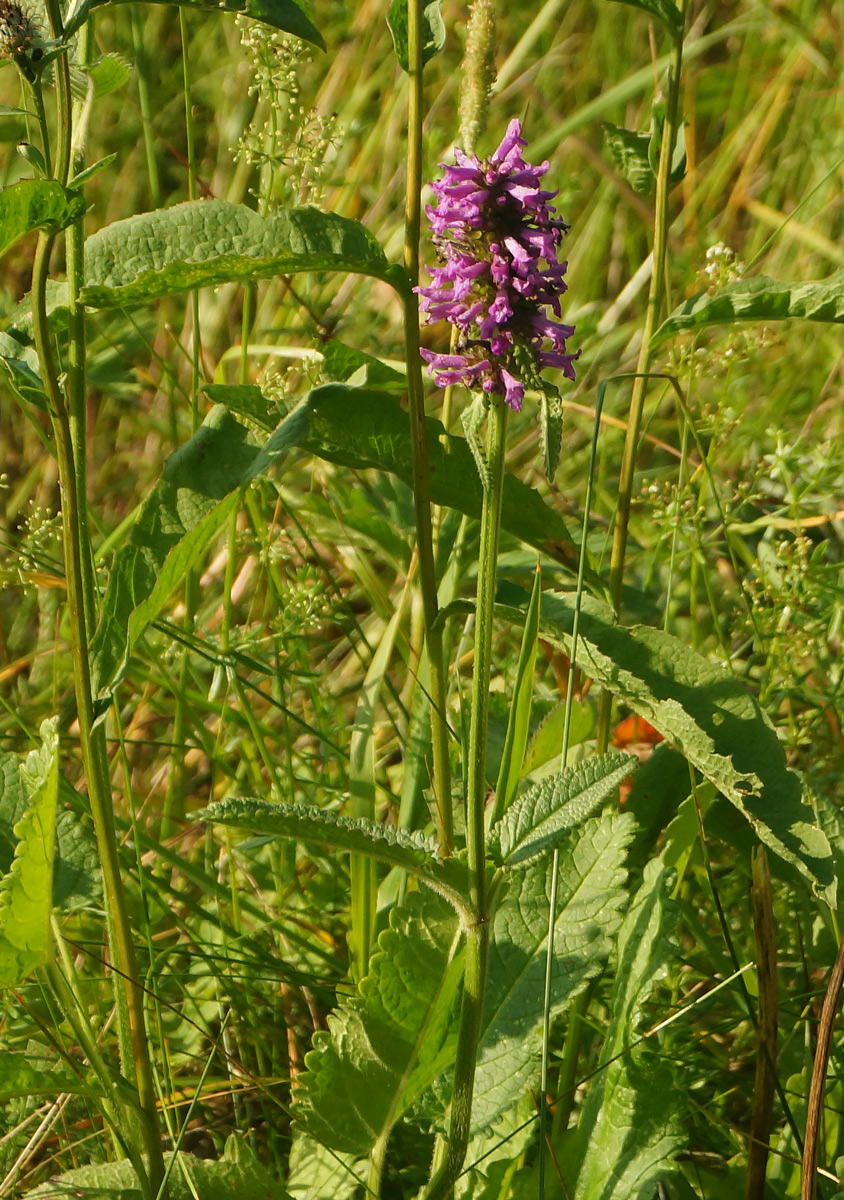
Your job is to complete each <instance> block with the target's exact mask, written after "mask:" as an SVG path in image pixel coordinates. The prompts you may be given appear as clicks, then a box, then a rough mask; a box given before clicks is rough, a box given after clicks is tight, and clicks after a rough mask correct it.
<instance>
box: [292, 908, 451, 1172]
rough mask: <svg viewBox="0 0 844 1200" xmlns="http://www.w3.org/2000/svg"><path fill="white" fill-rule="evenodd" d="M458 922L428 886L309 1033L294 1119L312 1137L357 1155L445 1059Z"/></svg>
mask: <svg viewBox="0 0 844 1200" xmlns="http://www.w3.org/2000/svg"><path fill="white" fill-rule="evenodd" d="M460 940H461V936H460V923H459V921H458V918H457V916H456V914H455V913H454V910H453V909H452V908H451V906H450V905H449V904H447V903H446V901H445V900H443V899H442V898H441V897H439V896H437V895H436V894H435V893H433V892H431V891H429V890H428V889H427V888H426V889H423V890H422V891H421V892H415V893H411V894H410V895H408V897H407V900H406V905H405V906H404V907H402V908H394V909H393V910H392V912H391V913H390V928H389V929H386V930H385V931H384V932H383V933H382V934H381V936H380V937H379V939H378V946H379V949H378V952H376V953H375V954H374V955H373V956H372V960H371V963H370V971H369V974H368V975H367V977H366V978H365V979H364V980H363V981H362V983H361V985H360V991H359V994H358V995H357V996H355V997H354V998H353V999H351V1000H349V1001H346V1002H345V1003H343V1004H341V1005H340V1007H339V1008H338V1009H337V1010H336V1011H335V1013H334V1014H333V1015H332V1016H329V1018H328V1027H329V1032H328V1033H324V1032H319V1033H317V1034H315V1035H314V1049H313V1050H312V1051H311V1052H310V1053H309V1054H308V1055H307V1056H306V1058H305V1065H306V1066H307V1068H308V1069H307V1071H306V1073H305V1074H304V1075H301V1076H300V1077H299V1080H298V1087H297V1092H296V1102H295V1106H294V1115H295V1117H296V1119H297V1121H298V1123H299V1124H300V1125H303V1126H304V1127H305V1128H306V1129H307V1130H308V1132H309V1133H310V1134H311V1136H313V1137H314V1138H315V1139H316V1140H317V1141H319V1142H321V1143H322V1144H323V1145H325V1146H330V1147H331V1148H332V1149H334V1150H337V1151H340V1152H341V1153H346V1154H353V1155H357V1156H360V1157H362V1156H364V1155H367V1154H369V1153H370V1151H371V1150H372V1148H373V1146H375V1144H376V1142H378V1141H379V1140H381V1139H385V1138H386V1137H387V1136H388V1135H389V1131H390V1129H391V1128H392V1127H393V1125H394V1124H395V1122H396V1121H397V1120H398V1119H399V1118H400V1117H401V1116H402V1114H403V1113H404V1112H406V1111H407V1109H408V1108H409V1106H410V1105H411V1104H412V1103H413V1101H414V1100H415V1099H416V1097H417V1096H418V1095H419V1094H420V1092H422V1090H423V1089H424V1088H426V1087H427V1086H428V1085H429V1084H430V1083H431V1082H432V1081H433V1079H434V1078H435V1077H436V1076H437V1075H438V1074H439V1073H440V1072H441V1071H443V1070H444V1069H446V1067H447V1066H448V1065H449V1063H450V1062H451V1060H452V1058H453V1055H454V1044H455V1039H456V1022H455V1019H454V1017H455V1013H454V1002H455V998H456V995H457V991H458V985H459V983H460V978H461V973H462V955H461V953H460V950H459V946H460Z"/></svg>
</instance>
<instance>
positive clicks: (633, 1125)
mask: <svg viewBox="0 0 844 1200" xmlns="http://www.w3.org/2000/svg"><path fill="white" fill-rule="evenodd" d="M673 879H674V872H673V871H667V870H665V868H664V867H663V865H662V863H661V862H660V861H659V860H652V861H651V862H649V863H648V865H647V866H646V868H645V876H644V882H643V883H642V886H641V887H640V889H639V891H638V892H637V893H636V897H635V899H634V901H633V904H632V906H631V908H630V911H629V912H628V914H627V916H626V917H625V919H624V923H623V924H622V927H621V932H620V933H619V937H618V966H617V970H616V981H615V989H614V993H613V999H612V1004H611V1011H610V1024H609V1029H608V1030H607V1035H606V1038H605V1039H604V1045H603V1048H602V1050H601V1055H600V1059H599V1073H598V1075H597V1077H596V1079H595V1081H594V1082H593V1084H592V1087H591V1090H590V1092H589V1096H588V1097H587V1100H586V1105H585V1107H584V1111H583V1114H582V1116H581V1119H580V1121H579V1122H578V1129H577V1134H576V1136H575V1138H574V1142H573V1144H571V1143H570V1144H569V1145H570V1149H569V1153H568V1154H565V1153H564V1154H563V1156H562V1163H561V1167H562V1174H563V1178H564V1179H565V1180H566V1182H567V1184H568V1185H569V1187H570V1189H571V1188H572V1185H574V1189H573V1192H574V1196H575V1200H645V1197H648V1200H649V1198H650V1197H651V1196H652V1195H653V1193H654V1189H655V1187H656V1184H657V1182H658V1181H659V1179H661V1178H662V1177H663V1176H664V1175H665V1174H666V1173H667V1172H668V1171H670V1170H671V1169H672V1168H673V1165H674V1163H673V1159H674V1156H675V1154H676V1153H677V1151H678V1150H679V1149H680V1148H681V1147H682V1146H683V1144H684V1143H685V1141H686V1140H687V1134H686V1133H685V1131H684V1128H683V1125H684V1122H683V1104H682V1089H681V1088H680V1087H679V1086H678V1081H677V1079H676V1078H675V1072H674V1070H673V1069H672V1067H671V1066H670V1065H669V1064H668V1063H667V1062H663V1061H662V1060H661V1059H658V1058H656V1056H655V1055H653V1054H651V1053H649V1052H648V1051H647V1050H646V1049H644V1048H643V1047H642V1046H637V1047H633V1045H632V1043H633V1041H634V1039H635V1035H636V1033H637V1030H638V1026H639V1023H640V1013H641V1011H642V1006H643V1004H644V1003H645V1001H646V1000H647V999H648V997H649V995H650V993H651V991H652V990H653V986H654V983H655V981H656V980H657V979H658V978H659V974H660V972H661V971H662V969H663V967H664V965H665V963H666V961H667V959H668V957H669V956H670V954H671V953H672V945H671V930H672V925H673V913H672V910H671V906H670V901H669V899H668V893H669V890H670V887H671V886H672V883H673ZM565 1145H566V1143H565V1142H564V1146H565ZM575 1178H576V1184H575Z"/></svg>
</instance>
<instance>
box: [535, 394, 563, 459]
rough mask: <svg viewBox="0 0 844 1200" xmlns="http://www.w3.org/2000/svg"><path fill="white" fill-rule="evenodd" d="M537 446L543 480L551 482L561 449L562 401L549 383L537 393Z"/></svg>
mask: <svg viewBox="0 0 844 1200" xmlns="http://www.w3.org/2000/svg"><path fill="white" fill-rule="evenodd" d="M539 444H540V447H541V449H542V462H543V465H544V467H545V478H546V479H548V480H553V478H554V476H555V475H556V473H557V466H558V464H559V462H560V451H561V449H562V447H563V401H562V397H561V396H560V393H559V390H558V389H557V388H555V387H554V386H553V385H552V384H549V383H546V384H545V386H544V387H543V388H542V389H541V390H540V393H539Z"/></svg>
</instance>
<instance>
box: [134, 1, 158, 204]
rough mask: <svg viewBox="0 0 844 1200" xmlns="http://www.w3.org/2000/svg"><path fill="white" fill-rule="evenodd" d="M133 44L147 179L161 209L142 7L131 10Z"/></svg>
mask: <svg viewBox="0 0 844 1200" xmlns="http://www.w3.org/2000/svg"><path fill="white" fill-rule="evenodd" d="M131 20H132V43H133V46H134V50H135V70H136V72H137V75H138V101H139V103H140V107H141V119H142V121H143V126H144V152H145V154H146V160H147V177H148V179H149V193H150V199H151V200H152V207H153V208H160V207H161V177H160V175H159V172H158V159H157V157H156V153H155V131H154V130H153V125H152V105H151V103H150V96H149V81H150V77H151V73H150V69H149V59H148V57H147V52H146V47H145V46H144V21H143V17H142V15H141V11H140V7H139V5H137V4H133V5H132V8H131Z"/></svg>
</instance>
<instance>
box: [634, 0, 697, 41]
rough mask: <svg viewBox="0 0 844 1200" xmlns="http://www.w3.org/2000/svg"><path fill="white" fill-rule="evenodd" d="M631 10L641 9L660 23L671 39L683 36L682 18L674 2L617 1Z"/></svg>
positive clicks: (655, 0)
mask: <svg viewBox="0 0 844 1200" xmlns="http://www.w3.org/2000/svg"><path fill="white" fill-rule="evenodd" d="M619 2H620V3H622V4H629V5H630V6H631V8H641V9H642V10H643V11H644V12H646V13H649V14H650V15H651V16H652V17H656V19H657V20H658V21H660V22H661V23H662V24H663V25H664V26H665V28H666V29H667V30H668V32H669V33H670V34H671V36H672V37H673V38H681V37H682V36H683V18H682V16H681V14H680V10H679V8H678V7H677V5H676V4H675V3H674V0H619Z"/></svg>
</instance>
